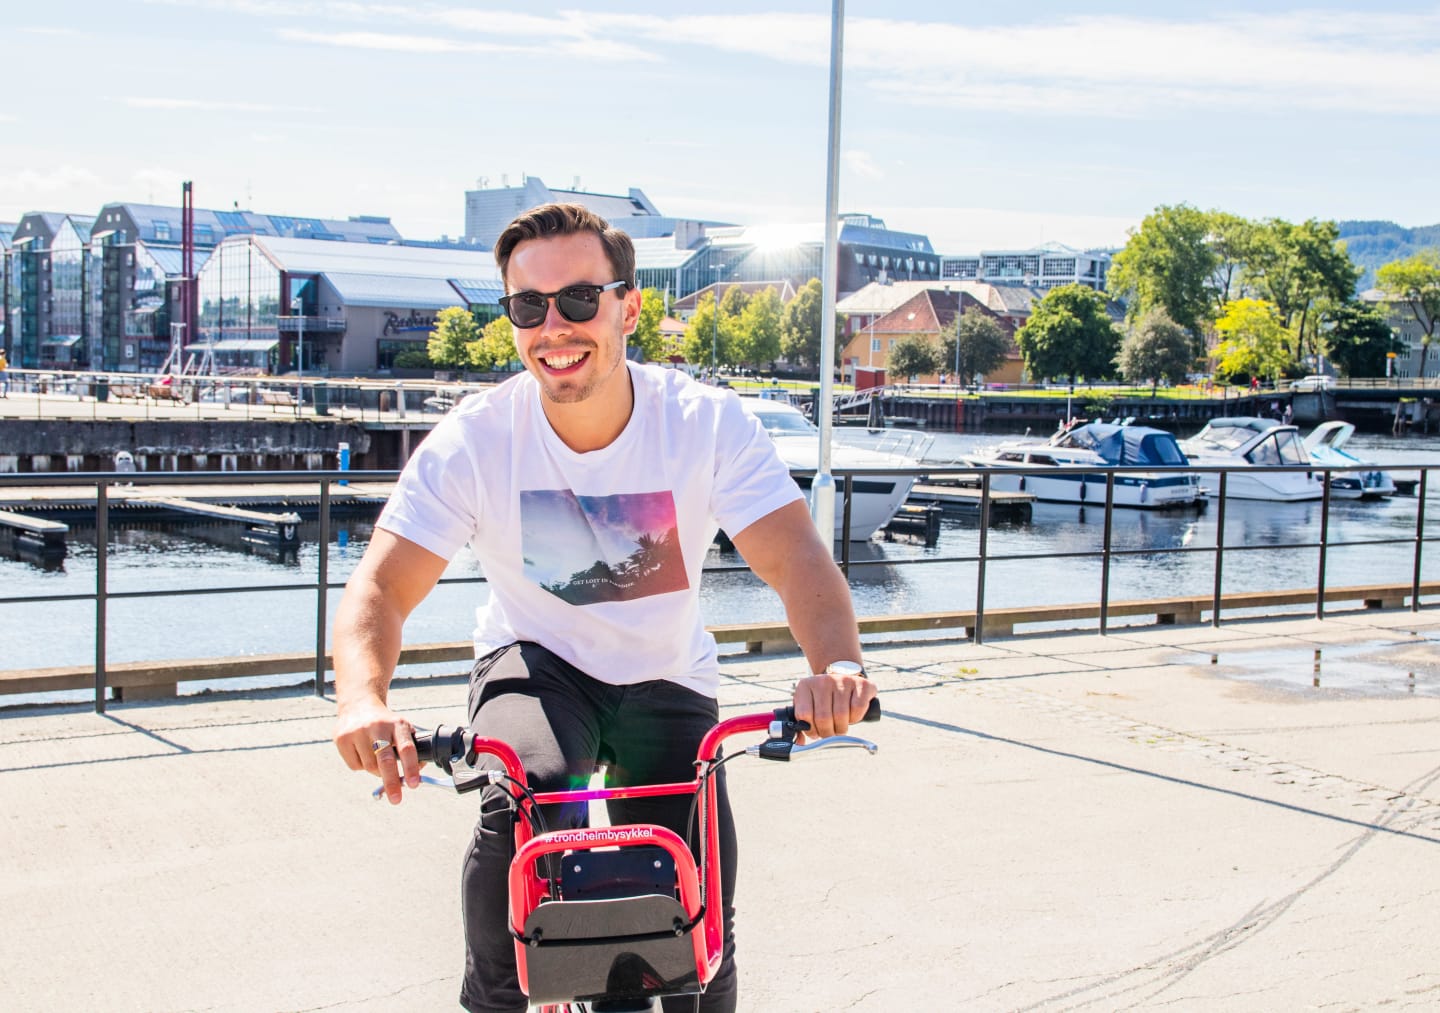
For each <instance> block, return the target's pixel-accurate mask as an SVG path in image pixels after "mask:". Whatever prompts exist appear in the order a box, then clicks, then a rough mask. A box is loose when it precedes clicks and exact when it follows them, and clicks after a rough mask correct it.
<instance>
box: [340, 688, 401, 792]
mask: <svg viewBox="0 0 1440 1013" xmlns="http://www.w3.org/2000/svg"><path fill="white" fill-rule="evenodd" d="M334 741H335V748H336V749H338V750H339V751H340V758H341V759H343V760H344V761H345V764H346V766H348V767H349V768H350V769H351V770H368V771H369V772H370V773H372V774H374V775H375V776H376V777H378V778H380V780H381V781H383V782H384V784H385V797H386V798H387V799H389V800H390V804H391V805H399V804H400V798H401V788H400V783H401V776H402V774H403V776H404V783H405V787H407V788H418V787H420V760H419V758H418V757H417V756H416V755H415V727H414V725H412V724H410V722H409V721H407V720H405V719H404V718H402V717H401V716H400V715H399V714H396V713H395V712H394V711H392V710H391V709H390V708H389V707H388V706H386V704H385V702H384V701H383V700H378V699H375V700H366V701H364V702H357V703H354V704H351V705H348V706H345V707H342V708H341V709H340V715H339V717H338V718H337V720H336V722H335V737H334Z"/></svg>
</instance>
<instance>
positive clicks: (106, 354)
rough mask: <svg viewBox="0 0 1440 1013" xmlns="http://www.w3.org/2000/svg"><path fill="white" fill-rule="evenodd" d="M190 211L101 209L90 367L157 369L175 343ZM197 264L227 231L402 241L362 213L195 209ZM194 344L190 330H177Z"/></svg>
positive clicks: (92, 245) (94, 235)
mask: <svg viewBox="0 0 1440 1013" xmlns="http://www.w3.org/2000/svg"><path fill="white" fill-rule="evenodd" d="M183 215H184V209H182V208H178V207H169V206H160V205H154V204H130V203H114V204H106V205H105V206H104V207H102V208H101V209H100V214H99V215H98V216H97V217H96V219H95V224H94V228H93V229H92V231H91V234H90V237H89V251H90V254H91V257H92V258H93V259H94V260H95V261H96V262H97V265H98V268H99V270H98V277H99V279H100V283H99V294H100V295H99V302H100V310H99V318H98V319H99V323H98V327H97V329H96V330H95V331H94V333H95V334H97V335H98V341H97V342H95V347H92V348H91V349H90V350H89V351H90V355H89V359H88V362H89V366H90V368H92V369H111V370H121V371H136V370H138V371H141V372H154V371H156V370H158V369H160V368H161V366H162V365H163V364H164V362H165V360H166V358H167V356H168V355H169V354H170V349H171V345H172V328H183V320H182V319H181V317H182V316H183V314H182V312H181V309H182V304H183V298H184V296H183V289H182V286H183V284H184V281H185V272H184V268H183V247H184V224H183ZM193 222H194V225H193V229H192V232H193V251H194V252H193V260H192V263H193V265H194V267H193V269H194V270H195V271H196V272H197V274H198V272H199V270H200V268H201V267H202V266H203V264H204V263H205V261H206V259H207V258H208V257H209V256H210V252H211V251H212V250H213V249H214V248H215V247H216V245H218V244H219V243H220V242H222V241H223V240H224V239H225V238H226V237H228V236H244V235H256V236H277V237H290V238H298V239H313V240H321V241H327V242H343V243H370V244H381V245H389V244H392V243H397V242H400V241H401V236H400V233H399V231H398V230H397V229H396V228H395V227H394V225H392V224H391V223H390V219H388V218H382V217H378V216H373V215H360V216H357V217H353V218H349V219H346V220H344V221H341V220H337V219H325V218H309V217H302V216H294V215H269V214H257V213H255V212H253V211H241V210H239V209H235V210H231V211H214V210H208V209H205V208H196V209H194V212H193ZM177 336H178V337H179V338H180V340H181V341H182V342H183V343H185V344H193V343H194V342H193V340H192V339H191V338H190V336H188V335H184V334H183V330H182V333H180V334H179V335H177Z"/></svg>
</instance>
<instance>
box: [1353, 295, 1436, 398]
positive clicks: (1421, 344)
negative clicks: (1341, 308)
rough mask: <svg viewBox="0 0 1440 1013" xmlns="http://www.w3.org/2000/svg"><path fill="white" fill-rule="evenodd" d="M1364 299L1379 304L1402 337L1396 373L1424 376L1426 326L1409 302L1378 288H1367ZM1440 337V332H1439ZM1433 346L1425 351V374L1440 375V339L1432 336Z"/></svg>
mask: <svg viewBox="0 0 1440 1013" xmlns="http://www.w3.org/2000/svg"><path fill="white" fill-rule="evenodd" d="M1360 301H1361V302H1365V303H1369V304H1370V305H1371V306H1375V307H1377V308H1379V310H1380V311H1381V312H1382V313H1383V314H1384V315H1385V322H1386V323H1388V324H1389V325H1390V328H1391V330H1393V331H1394V332H1395V337H1396V338H1398V339H1399V340H1400V344H1401V345H1402V346H1403V348H1402V350H1401V351H1400V352H1399V353H1398V354H1397V355H1396V357H1395V360H1394V366H1393V374H1392V375H1394V376H1397V377H1402V378H1419V377H1420V358H1421V350H1422V349H1424V348H1425V345H1426V337H1425V330H1424V328H1423V327H1421V326H1420V321H1419V320H1417V319H1415V313H1414V311H1413V310H1412V309H1411V308H1410V305H1409V304H1408V303H1404V302H1396V301H1395V300H1394V299H1392V298H1391V297H1390V296H1388V295H1387V294H1386V293H1384V292H1383V291H1381V290H1380V289H1378V288H1371V289H1366V290H1365V291H1364V292H1361V293H1360ZM1435 337H1436V338H1440V332H1437V333H1436V336H1435ZM1429 344H1430V350H1429V352H1428V353H1426V354H1425V357H1424V358H1425V376H1427V377H1431V376H1440V342H1437V341H1436V340H1434V339H1431V340H1430V342H1429Z"/></svg>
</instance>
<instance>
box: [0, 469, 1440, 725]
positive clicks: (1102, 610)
mask: <svg viewBox="0 0 1440 1013" xmlns="http://www.w3.org/2000/svg"><path fill="white" fill-rule="evenodd" d="M1374 467H1375V465H1373V464H1366V465H1357V466H1353V467H1345V468H1319V467H1314V466H1294V467H1289V468H1281V469H1275V470H1287V471H1299V472H1306V471H1308V472H1319V473H1324V474H1325V475H1326V479H1327V480H1326V482H1325V485H1324V489H1325V491H1324V494H1323V498H1322V499H1321V501H1320V514H1319V523H1318V530H1315V531H1313V532H1308V531H1300V532H1298V533H1297V534H1296V536H1295V537H1292V538H1290V539H1288V540H1284V539H1282V540H1277V541H1272V542H1268V543H1265V544H1256V543H1254V542H1252V541H1249V540H1246V539H1245V538H1243V537H1242V538H1241V540H1239V541H1231V540H1227V530H1226V511H1227V508H1228V507H1230V506H1231V505H1232V503H1233V501H1232V500H1231V499H1230V498H1229V496H1228V495H1227V494H1226V493H1227V486H1228V482H1229V479H1230V475H1231V473H1232V472H1234V471H1239V470H1244V469H1243V468H1240V467H1213V466H1207V467H1206V468H1204V469H1203V470H1204V472H1205V473H1206V474H1218V481H1219V487H1218V489H1217V490H1216V492H1217V495H1216V496H1215V497H1213V500H1212V505H1211V509H1212V510H1214V511H1215V512H1216V516H1215V526H1214V537H1213V540H1211V541H1208V542H1202V543H1199V544H1196V543H1193V542H1187V543H1183V544H1177V545H1160V546H1154V545H1144V546H1135V545H1128V544H1126V545H1121V544H1117V541H1116V538H1115V518H1116V513H1117V508H1116V506H1115V483H1116V478H1117V476H1121V475H1125V474H1127V473H1131V472H1142V471H1143V472H1148V473H1152V474H1153V473H1155V472H1157V471H1166V470H1169V471H1175V472H1186V471H1191V470H1199V469H1188V468H1172V469H1157V468H1155V467H1154V466H1146V467H1143V468H1139V467H1113V468H1102V467H1096V466H1091V465H1085V466H1073V467H1055V466H1037V467H1035V468H1033V469H1031V468H1014V467H1007V468H1006V469H1005V473H1006V474H1009V475H1015V474H1036V475H1038V474H1042V473H1043V474H1047V475H1057V474H1072V473H1073V474H1077V475H1078V474H1084V475H1089V476H1102V475H1103V477H1104V485H1105V494H1104V497H1103V500H1101V499H1098V498H1097V500H1096V501H1095V502H1094V503H1093V505H1092V506H1091V507H1090V509H1092V510H1098V511H1099V512H1100V521H1101V533H1100V539H1099V545H1098V546H1096V547H1093V548H1089V547H1083V548H1067V549H1061V548H1058V547H1052V548H1051V549H1049V550H1048V551H1043V552H1026V551H1017V550H1016V549H1015V541H1016V540H1015V539H1013V538H1012V539H1007V541H1008V543H1009V544H1010V545H1011V549H1010V550H1009V551H996V550H994V549H993V548H992V547H991V531H992V525H991V511H992V504H993V502H994V500H993V497H992V493H991V479H992V476H993V475H994V474H995V471H994V470H992V469H988V468H983V467H969V466H967V467H966V468H965V469H964V472H965V473H966V474H967V475H968V476H970V477H971V478H972V479H973V480H974V481H977V482H978V484H979V489H978V508H977V509H978V518H977V520H976V532H975V543H974V547H973V550H972V551H965V552H961V553H958V554H957V553H945V552H938V553H930V554H925V555H917V556H915V557H913V558H908V559H906V558H887V559H882V560H875V559H863V558H855V557H856V553H855V552H854V551H852V543H851V542H850V541H849V539H848V537H847V538H845V539H843V540H840V541H839V542H838V543H837V561H838V562H839V563H840V565H841V567H842V568H843V569H844V570H845V571H846V573H847V575H849V576H851V577H852V578H858V579H863V574H864V572H865V570H866V569H867V568H870V567H877V566H896V567H904V566H934V565H937V564H964V565H968V566H972V567H973V568H974V573H975V580H974V586H973V591H972V595H973V598H972V600H973V602H974V607H973V610H972V611H973V617H972V618H969V619H967V620H966V622H965V623H964V625H965V627H966V628H967V629H968V630H969V631H970V635H971V636H972V637H973V639H974V640H975V641H976V642H982V641H983V640H984V638H985V635H986V625H987V623H986V615H987V595H988V593H989V592H990V591H991V590H992V580H993V578H992V577H991V571H992V570H993V568H994V567H995V566H997V565H999V564H1006V563H1015V562H1018V561H1027V560H1030V561H1034V560H1051V561H1056V562H1058V563H1059V564H1060V565H1062V566H1067V565H1069V564H1070V563H1072V562H1073V561H1076V560H1085V561H1088V562H1090V563H1092V564H1093V563H1094V562H1096V561H1098V565H1099V582H1098V587H1095V588H1094V590H1093V595H1092V596H1090V598H1089V600H1090V601H1091V602H1098V626H1099V631H1100V632H1101V633H1102V634H1103V633H1105V632H1106V631H1107V629H1108V628H1109V627H1110V623H1111V619H1112V615H1111V610H1112V609H1111V606H1112V572H1113V570H1114V568H1115V566H1116V565H1117V564H1121V563H1123V561H1124V560H1126V559H1127V558H1129V557H1134V556H1141V555H1144V556H1147V557H1157V556H1168V555H1185V556H1189V557H1192V558H1193V557H1199V558H1201V559H1206V560H1208V562H1209V567H1208V570H1209V578H1210V579H1209V582H1208V583H1209V586H1208V588H1207V592H1208V594H1209V598H1210V602H1209V604H1210V608H1209V609H1208V611H1209V612H1210V613H1211V619H1210V622H1211V623H1212V624H1214V625H1216V626H1218V625H1219V624H1220V622H1221V617H1222V611H1223V607H1224V603H1225V600H1226V594H1227V574H1228V573H1229V570H1230V569H1231V568H1233V566H1234V563H1235V561H1236V559H1237V557H1239V558H1242V559H1247V560H1248V559H1253V558H1255V557H1257V556H1263V555H1264V554H1266V553H1274V552H1280V551H1286V552H1290V553H1291V554H1293V553H1294V552H1295V551H1296V550H1301V551H1313V552H1314V554H1315V556H1314V565H1313V569H1312V570H1311V571H1310V572H1311V573H1312V574H1313V576H1312V578H1311V579H1310V580H1309V581H1307V582H1305V583H1306V586H1305V587H1303V588H1298V589H1295V590H1298V591H1302V592H1304V595H1303V597H1304V599H1305V600H1306V601H1307V602H1309V603H1310V604H1311V605H1313V610H1314V614H1315V616H1316V617H1318V618H1323V617H1324V615H1325V610H1326V604H1325V603H1326V592H1327V586H1328V585H1329V584H1330V583H1332V581H1331V574H1330V573H1329V571H1328V566H1329V562H1330V559H1331V557H1332V554H1333V553H1334V552H1335V551H1336V550H1340V549H1364V548H1366V547H1370V546H1374V547H1381V546H1384V547H1388V550H1389V551H1391V552H1394V551H1396V550H1397V549H1400V550H1403V551H1404V553H1405V555H1406V556H1407V557H1408V559H1409V563H1410V565H1409V567H1408V569H1409V573H1408V574H1406V575H1405V578H1402V579H1399V580H1396V581H1394V582H1393V583H1395V584H1397V585H1400V586H1402V587H1403V586H1404V585H1405V584H1406V583H1407V579H1408V589H1409V595H1408V598H1409V602H1410V608H1411V609H1412V610H1417V611H1418V609H1419V608H1420V604H1421V594H1422V562H1423V561H1424V559H1425V558H1426V556H1425V546H1426V544H1427V543H1429V542H1434V541H1435V540H1436V536H1434V535H1430V534H1427V530H1426V512H1427V505H1428V504H1429V501H1430V489H1429V486H1430V482H1429V475H1430V472H1431V471H1432V470H1434V469H1433V468H1431V467H1429V466H1427V465H1423V464H1422V465H1409V466H1407V467H1408V470H1411V471H1413V472H1415V473H1417V475H1418V480H1417V482H1416V484H1415V487H1414V493H1413V499H1411V498H1409V497H1407V498H1406V499H1407V500H1409V501H1410V502H1413V504H1414V513H1413V523H1412V524H1410V525H1408V526H1407V527H1406V528H1405V530H1404V531H1403V532H1400V531H1397V532H1396V533H1395V534H1392V535H1384V536H1377V537H1367V538H1363V539H1345V538H1336V537H1334V535H1333V534H1332V525H1331V516H1332V504H1331V492H1330V490H1331V483H1330V482H1329V480H1328V479H1329V475H1330V473H1332V472H1334V473H1343V472H1350V471H1357V472H1358V471H1364V470H1373V469H1374ZM884 471H885V473H886V474H913V475H916V476H929V477H930V478H931V479H932V480H933V479H934V478H935V477H936V476H937V474H939V473H938V472H937V469H936V468H935V467H934V466H929V467H918V468H912V469H903V468H889V467H887V468H886V469H884ZM794 474H795V475H796V476H797V477H804V476H806V475H809V474H813V472H808V471H803V470H797V471H796V472H794ZM868 474H871V472H868V471H863V470H858V469H843V468H837V469H835V475H836V478H837V481H838V482H839V485H840V494H841V500H840V510H841V513H842V517H843V519H844V520H843V523H844V525H845V529H846V532H847V534H848V525H849V513H850V506H851V502H852V497H853V494H854V487H855V482H856V480H857V478H863V477H865V476H866V475H868ZM397 476H398V472H393V471H386V472H357V471H325V472H303V473H296V472H246V473H244V475H243V477H242V476H240V475H237V474H234V473H211V472H184V473H154V472H149V473H144V474H135V473H126V474H115V473H90V474H65V475H60V474H52V475H44V474H25V475H16V474H7V475H0V492H3V491H5V490H10V489H16V488H36V487H39V488H45V489H59V490H64V491H65V492H66V493H67V496H66V498H67V499H68V500H70V501H71V502H72V503H73V502H75V501H77V500H81V501H84V502H85V504H87V507H88V508H82V509H81V511H80V513H79V516H84V517H86V519H87V520H92V521H93V524H94V529H95V542H96V546H97V552H96V558H95V574H94V587H93V589H90V590H86V591H85V592H67V593H59V594H23V595H10V596H5V595H0V606H6V605H17V604H24V605H33V604H44V603H59V602H88V603H90V604H91V606H92V607H93V617H94V660H93V691H94V706H95V709H96V711H103V710H104V709H105V706H106V701H107V696H108V693H107V690H108V688H109V680H108V677H107V676H108V667H107V666H108V657H107V655H108V647H109V640H110V630H109V607H110V605H111V603H112V602H117V601H124V600H131V599H167V598H180V597H193V596H207V595H208V596H216V595H230V594H247V595H249V594H262V593H273V592H305V593H308V594H310V595H313V601H314V677H313V678H314V682H313V685H314V691H315V693H316V694H317V695H323V693H324V689H325V673H326V670H327V650H326V634H327V622H328V616H329V604H330V602H329V596H330V593H331V592H332V591H336V590H339V589H340V588H342V587H343V581H334V580H332V579H331V574H330V550H331V541H332V534H333V524H334V517H335V506H334V498H333V497H332V492H333V491H334V489H335V488H336V486H337V483H338V484H340V485H343V484H345V483H347V482H349V483H355V484H361V483H387V482H391V481H393V480H394V479H395V478H396V477H397ZM131 482H133V483H135V484H136V486H145V487H152V486H153V487H156V488H157V489H164V487H167V486H170V487H173V486H179V485H185V486H216V487H220V486H230V487H233V486H236V485H237V484H243V485H245V486H247V487H255V489H256V490H257V491H259V492H261V493H262V494H263V491H264V490H265V489H266V488H272V489H273V488H274V487H276V486H279V485H282V484H283V485H286V486H289V487H292V488H293V487H295V486H297V485H298V486H304V487H307V488H309V489H313V492H312V493H310V494H309V495H308V497H307V498H308V499H310V500H312V501H313V504H314V505H313V509H314V511H315V516H316V518H317V522H318V529H319V530H318V543H319V552H318V560H317V565H316V567H315V574H314V577H313V579H306V580H292V581H289V582H286V583H278V584H266V585H263V586H259V587H256V586H244V585H242V586H236V585H233V584H227V583H226V582H225V581H224V580H223V578H219V579H216V580H215V581H214V582H213V583H209V582H207V583H204V584H203V586H184V587H178V586H177V587H163V588H150V589H144V590H120V589H116V588H114V587H112V586H111V580H110V577H109V573H108V567H107V562H106V560H107V556H108V555H109V551H98V547H100V546H106V547H108V546H110V543H111V525H112V521H113V520H114V517H115V510H116V504H115V502H114V501H113V498H112V490H113V489H114V488H115V486H116V485H117V484H119V483H131ZM92 504H93V505H92ZM1407 505H1408V504H1407ZM307 509H309V508H308V507H307ZM111 551H113V550H111ZM746 572H748V568H747V567H746V566H745V565H744V564H743V561H742V562H727V561H725V560H724V559H721V560H719V561H717V562H714V563H712V564H709V565H707V566H706V568H705V573H706V574H724V573H746ZM1397 576H1398V575H1397ZM483 581H484V577H483V576H480V575H474V576H460V577H446V578H443V579H442V581H441V583H442V584H465V583H481V582H483ZM991 614H992V615H994V612H993V611H992V613H991ZM996 625H998V626H999V627H1000V628H1001V629H1008V624H996ZM5 674H6V673H3V672H0V676H3V675H5Z"/></svg>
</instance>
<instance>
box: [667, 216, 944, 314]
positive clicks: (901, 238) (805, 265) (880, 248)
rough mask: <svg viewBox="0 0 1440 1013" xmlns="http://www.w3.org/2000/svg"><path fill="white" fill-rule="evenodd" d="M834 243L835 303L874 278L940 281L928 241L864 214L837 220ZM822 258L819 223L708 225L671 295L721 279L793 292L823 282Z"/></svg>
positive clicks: (822, 232)
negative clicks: (783, 285)
mask: <svg viewBox="0 0 1440 1013" xmlns="http://www.w3.org/2000/svg"><path fill="white" fill-rule="evenodd" d="M837 246H838V251H837V257H838V264H837V265H836V266H837V268H838V270H837V276H838V280H839V284H838V293H837V299H839V298H844V297H845V296H846V295H848V294H849V293H851V292H854V291H856V290H858V289H860V288H862V287H864V286H865V285H867V284H869V283H870V282H873V281H881V282H885V281H902V280H903V281H915V280H920V281H924V280H937V279H938V278H939V277H940V258H939V257H938V256H936V254H935V252H934V250H933V249H932V247H931V245H930V240H929V239H928V238H926V237H925V236H923V235H920V234H919V233H914V232H899V231H896V230H893V229H889V228H887V227H886V225H885V223H884V221H882V220H881V219H879V218H875V217H873V216H871V215H865V214H850V215H842V216H841V218H840V234H839V238H838V243H837ZM824 260H825V228H824V224H823V223H818V222H817V223H814V224H810V225H750V226H743V225H737V226H728V227H717V228H709V229H706V242H705V243H704V244H703V245H701V246H700V247H698V248H697V249H696V251H695V255H694V256H693V257H691V258H690V259H689V260H687V261H686V262H685V264H684V265H683V266H682V267H681V268H680V269H679V270H678V271H677V272H676V286H677V287H676V291H677V292H678V293H679V294H680V295H681V296H682V297H683V296H686V295H689V294H691V293H693V292H698V291H700V290H701V289H703V288H705V287H707V286H709V285H713V284H715V283H716V282H720V281H738V282H770V283H777V287H778V283H779V282H789V283H790V285H791V286H793V287H794V288H796V289H799V288H802V287H803V286H804V285H805V283H806V282H808V281H809V280H810V279H811V278H821V277H823V275H824V267H823V265H824Z"/></svg>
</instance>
